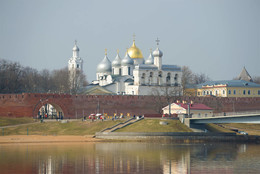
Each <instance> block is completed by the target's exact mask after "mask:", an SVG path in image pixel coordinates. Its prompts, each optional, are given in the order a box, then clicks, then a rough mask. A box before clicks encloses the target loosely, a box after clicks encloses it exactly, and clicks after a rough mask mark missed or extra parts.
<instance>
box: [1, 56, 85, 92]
mask: <svg viewBox="0 0 260 174" xmlns="http://www.w3.org/2000/svg"><path fill="white" fill-rule="evenodd" d="M78 76H80V80H82V83H83V86H86V85H87V80H86V77H85V75H84V74H83V73H82V72H81V73H79V74H78ZM69 77H70V76H69V71H68V68H67V67H65V68H62V69H58V70H53V71H49V70H47V69H44V70H42V71H38V70H36V69H34V68H31V67H24V66H22V65H21V64H20V63H17V62H11V61H7V60H4V59H0V93H2V94H7V93H71V94H75V93H78V92H79V88H78V86H76V85H73V84H71V81H70V80H69Z"/></svg>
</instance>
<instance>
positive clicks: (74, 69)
mask: <svg viewBox="0 0 260 174" xmlns="http://www.w3.org/2000/svg"><path fill="white" fill-rule="evenodd" d="M68 70H69V78H70V84H71V88H80V87H82V82H80V74H81V73H82V71H83V60H82V59H81V58H80V57H79V47H78V46H77V41H76V40H75V43H74V47H73V48H72V57H71V58H70V59H69V62H68Z"/></svg>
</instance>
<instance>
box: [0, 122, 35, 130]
mask: <svg viewBox="0 0 260 174" xmlns="http://www.w3.org/2000/svg"><path fill="white" fill-rule="evenodd" d="M36 123H39V122H38V121H37V122H33V123H24V124H15V125H9V126H0V129H2V128H9V127H17V126H23V125H31V124H36Z"/></svg>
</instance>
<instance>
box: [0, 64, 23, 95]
mask: <svg viewBox="0 0 260 174" xmlns="http://www.w3.org/2000/svg"><path fill="white" fill-rule="evenodd" d="M21 75H22V67H21V65H20V64H19V63H16V62H15V63H11V62H7V61H6V60H0V92H1V93H19V92H21V91H22V88H21V86H22V84H21Z"/></svg>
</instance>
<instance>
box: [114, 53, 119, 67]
mask: <svg viewBox="0 0 260 174" xmlns="http://www.w3.org/2000/svg"><path fill="white" fill-rule="evenodd" d="M112 66H113V67H120V66H121V58H120V56H119V54H117V55H116V58H115V60H113V62H112Z"/></svg>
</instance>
